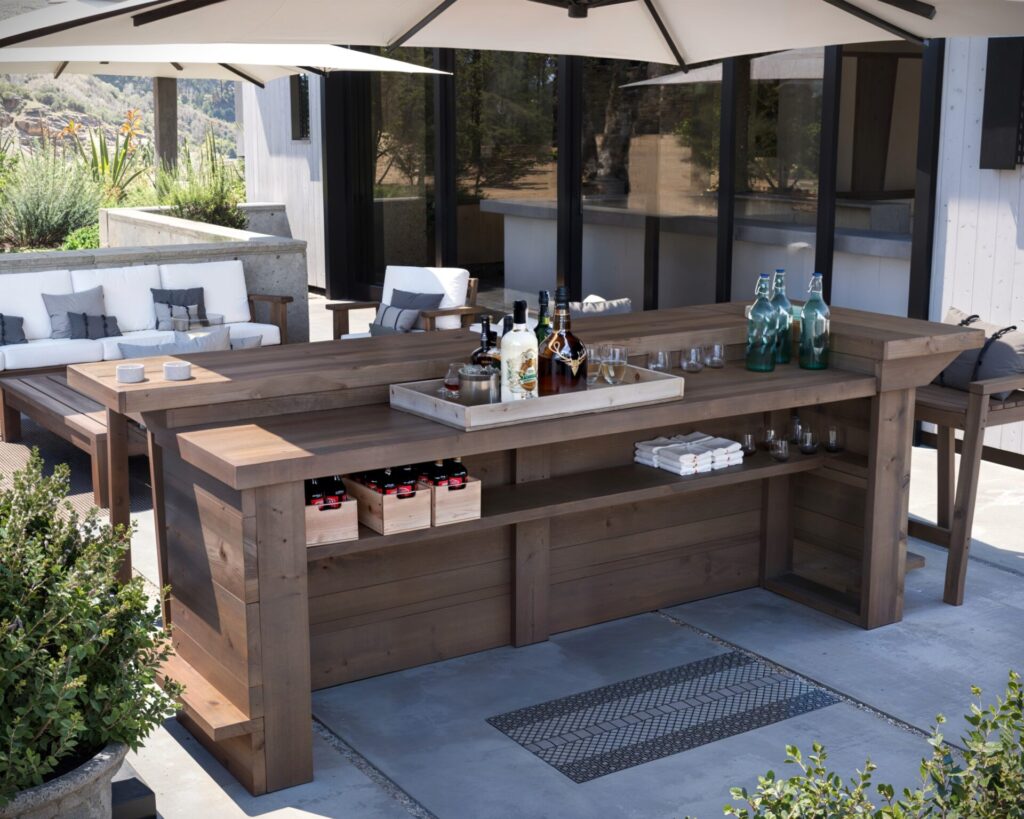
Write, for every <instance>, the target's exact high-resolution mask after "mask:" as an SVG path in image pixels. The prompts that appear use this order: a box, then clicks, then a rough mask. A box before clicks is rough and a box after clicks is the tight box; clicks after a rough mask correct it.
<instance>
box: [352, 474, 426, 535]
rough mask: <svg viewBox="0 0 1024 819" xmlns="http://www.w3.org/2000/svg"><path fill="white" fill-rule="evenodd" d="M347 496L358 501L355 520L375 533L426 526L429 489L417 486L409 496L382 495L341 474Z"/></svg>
mask: <svg viewBox="0 0 1024 819" xmlns="http://www.w3.org/2000/svg"><path fill="white" fill-rule="evenodd" d="M345 488H346V489H347V490H348V494H349V497H351V498H354V499H355V501H356V502H357V504H358V509H359V522H360V523H361V524H363V526H368V527H370V528H371V529H373V531H375V532H376V533H377V534H380V535H393V534H395V533H397V532H411V531H413V530H415V529H427V528H429V526H430V507H431V498H430V492H428V491H423V490H422V489H417V491H416V494H415V496H413V497H411V498H410V497H399V496H398V495H382V494H380V493H379V492H374V491H373V490H372V489H370V488H368V487H366V486H363V484H361V483H358V482H357V481H354V480H351V479H350V478H345Z"/></svg>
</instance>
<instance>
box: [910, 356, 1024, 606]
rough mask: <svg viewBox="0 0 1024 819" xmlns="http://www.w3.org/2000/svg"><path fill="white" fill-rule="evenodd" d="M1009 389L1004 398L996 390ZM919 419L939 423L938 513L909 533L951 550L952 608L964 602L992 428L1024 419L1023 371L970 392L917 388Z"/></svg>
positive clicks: (948, 593) (948, 594) (947, 594)
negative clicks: (960, 436)
mask: <svg viewBox="0 0 1024 819" xmlns="http://www.w3.org/2000/svg"><path fill="white" fill-rule="evenodd" d="M1005 392H1010V395H1008V396H1007V397H1006V398H1005V399H1004V400H999V399H997V398H993V397H992V396H993V395H995V394H1003V393H1005ZM914 417H915V419H916V420H918V421H927V422H929V423H933V424H935V425H936V427H937V432H936V446H937V448H938V470H937V471H938V514H937V520H936V522H935V523H934V524H932V523H926V522H925V521H920V520H911V521H909V522H908V527H907V531H908V533H909V534H910V535H912V536H913V537H919V538H921V539H922V540H927V541H928V542H930V543H934V544H936V545H938V546H945V547H946V548H948V549H949V558H948V560H947V562H946V584H945V591H944V594H943V600H945V602H947V603H949V604H950V605H953V606H959V605H962V604H963V602H964V584H965V582H966V579H967V557H968V552H969V550H970V546H971V528H972V526H973V525H974V506H975V501H976V499H977V494H978V474H979V471H980V469H981V458H982V455H983V453H984V446H985V430H986V429H987V428H988V427H990V426H999V425H1000V424H1012V423H1014V422H1016V421H1024V374H1020V375H1012V376H1006V377H1003V378H991V379H989V380H987V381H974V382H972V383H971V385H970V389H969V391H967V392H964V391H963V390H956V389H953V388H951V387H942V386H939V385H938V384H929V385H928V386H926V387H920V388H918V390H917V399H916V403H915V408H914ZM958 429H959V430H963V433H964V436H963V443H962V446H961V454H960V474H959V476H956V475H955V464H956V448H957V443H958V442H957V440H956V431H957V430H958Z"/></svg>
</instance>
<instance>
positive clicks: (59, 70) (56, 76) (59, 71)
mask: <svg viewBox="0 0 1024 819" xmlns="http://www.w3.org/2000/svg"><path fill="white" fill-rule="evenodd" d="M67 67H68V61H67V60H64V62H62V63H61V64H60V65H58V66H57V70H56V71H54V72H53V78H54V79H55V80H59V79H60V75H61V74H63V73H64V69H65V68H67Z"/></svg>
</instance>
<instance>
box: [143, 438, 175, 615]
mask: <svg viewBox="0 0 1024 819" xmlns="http://www.w3.org/2000/svg"><path fill="white" fill-rule="evenodd" d="M146 439H147V444H148V449H149V485H150V487H152V493H153V527H154V529H155V530H156V568H157V584H158V585H159V587H160V609H161V611H162V612H163V619H164V628H168V627H169V626H170V624H171V601H170V598H169V597H168V596H166V595H165V594H164V587H165V586H166V585H167V582H168V578H169V577H170V569H169V567H168V565H167V516H166V514H165V510H164V451H163V449H161V448H160V445H159V444H158V443H157V442H156V439H154V438H153V433H152V432H147V433H146Z"/></svg>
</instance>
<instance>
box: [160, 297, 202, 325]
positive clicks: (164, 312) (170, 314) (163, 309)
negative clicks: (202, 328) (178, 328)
mask: <svg viewBox="0 0 1024 819" xmlns="http://www.w3.org/2000/svg"><path fill="white" fill-rule="evenodd" d="M153 307H154V308H156V329H157V330H173V329H174V319H187V320H188V321H189V322H192V321H200V318H199V305H198V304H187V305H185V304H165V303H164V302H162V301H155V302H153Z"/></svg>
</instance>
